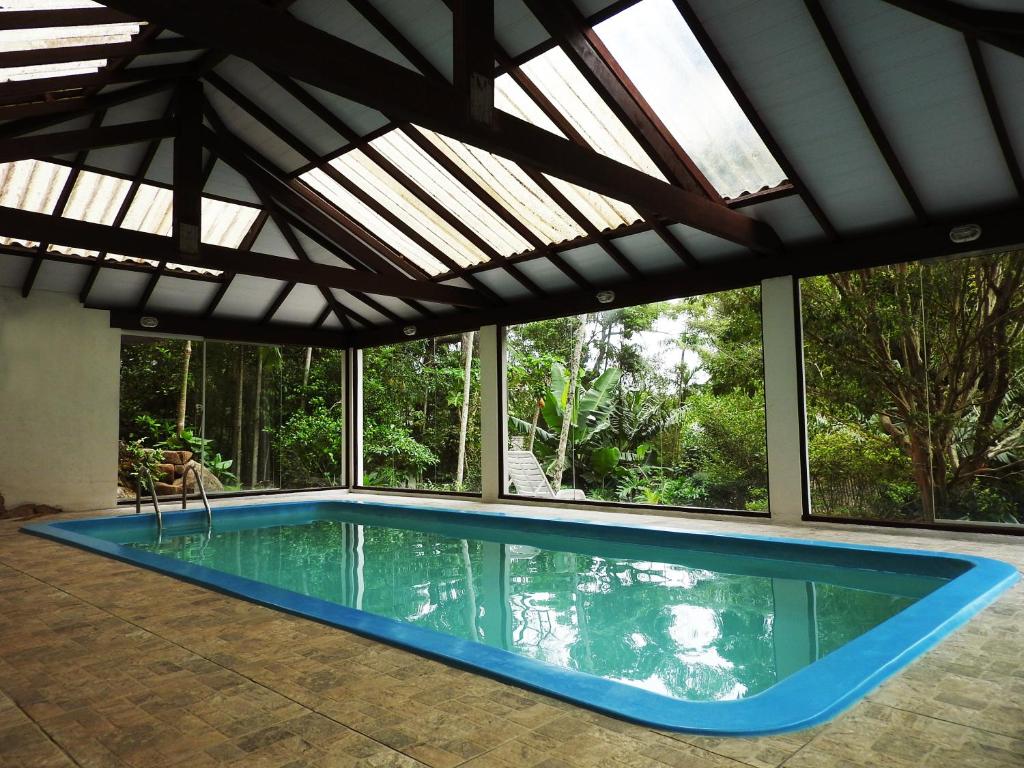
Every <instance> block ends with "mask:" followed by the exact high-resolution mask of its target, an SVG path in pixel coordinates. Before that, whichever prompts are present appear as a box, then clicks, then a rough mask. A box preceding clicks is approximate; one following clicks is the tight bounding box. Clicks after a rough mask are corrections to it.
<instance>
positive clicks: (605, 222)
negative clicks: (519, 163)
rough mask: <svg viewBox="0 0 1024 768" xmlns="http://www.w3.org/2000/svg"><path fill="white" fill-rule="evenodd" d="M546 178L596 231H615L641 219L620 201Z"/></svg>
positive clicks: (635, 211) (629, 206)
mask: <svg viewBox="0 0 1024 768" xmlns="http://www.w3.org/2000/svg"><path fill="white" fill-rule="evenodd" d="M545 176H547V174H545ZM547 178H548V181H550V182H551V183H552V184H554V185H555V187H556V188H557V189H558V191H559V192H561V193H562V194H563V195H565V197H566V199H568V200H569V202H570V203H572V204H573V205H574V206H576V208H577V209H579V211H580V213H582V214H583V215H584V216H586V217H587V219H589V220H590V223H591V224H593V225H594V226H595V227H597V228H598V229H615V228H616V227H621V226H623V225H624V224H632V223H633V222H636V221H640V219H641V218H642V217H641V216H640V214H639V213H637V210H636V208H634V207H633V206H631V205H629V204H627V203H623V202H622V201H620V200H614V199H612V198H610V197H605V196H604V195H599V194H598V193H597V192H594V191H592V190H589V189H586V188H584V187H580V186H577V185H576V184H571V183H570V182H568V181H563V180H562V179H559V178H556V177H554V176H547Z"/></svg>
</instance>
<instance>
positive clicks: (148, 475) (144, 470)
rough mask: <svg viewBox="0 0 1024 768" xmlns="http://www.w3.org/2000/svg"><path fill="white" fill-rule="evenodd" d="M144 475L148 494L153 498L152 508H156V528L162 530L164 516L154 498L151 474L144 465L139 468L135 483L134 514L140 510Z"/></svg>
mask: <svg viewBox="0 0 1024 768" xmlns="http://www.w3.org/2000/svg"><path fill="white" fill-rule="evenodd" d="M143 475H145V477H146V480H147V481H148V483H149V496H150V498H151V499H152V500H153V509H154V510H156V529H157V530H158V531H160V530H163V527H164V516H163V513H162V512H161V511H160V502H159V501H157V498H156V486H155V485H154V484H153V475H152V474H151V473H150V471H149V469H148V468H146V467H140V468H139V478H138V479H139V482H138V483H136V484H135V514H136V515H137V514H139V513H140V512H141V511H142V488H141V487H140V486H141V485H142V482H141V481H142V476H143Z"/></svg>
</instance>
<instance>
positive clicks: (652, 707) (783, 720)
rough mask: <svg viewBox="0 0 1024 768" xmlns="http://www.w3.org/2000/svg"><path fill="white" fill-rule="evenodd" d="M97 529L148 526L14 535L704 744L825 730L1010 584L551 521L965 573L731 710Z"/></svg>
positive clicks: (984, 564)
mask: <svg viewBox="0 0 1024 768" xmlns="http://www.w3.org/2000/svg"><path fill="white" fill-rule="evenodd" d="M313 505H315V506H316V508H318V509H319V508H321V507H335V506H341V507H345V508H357V509H358V508H361V507H369V508H376V509H377V510H381V509H386V510H400V511H402V512H406V513H410V512H411V513H421V514H422V513H430V514H431V515H439V516H442V517H452V518H454V520H455V521H456V522H458V521H460V519H462V520H465V519H466V518H467V517H470V518H480V519H485V520H488V521H491V522H494V521H500V522H501V523H502V524H505V525H508V526H509V527H514V526H515V524H516V522H520V523H527V522H528V523H530V524H531V525H537V524H543V523H544V522H545V521H544V520H542V519H538V518H535V517H527V516H517V515H514V514H509V513H505V512H498V513H491V512H475V511H474V512H467V511H460V510H453V509H441V508H436V507H416V506H412V505H394V504H385V503H378V502H366V501H361V500H360V501H351V500H345V501H331V502H314V503H313ZM309 506H310V505H309V504H303V503H295V502H286V503H281V504H265V505H237V506H233V507H220V508H218V509H217V510H216V511H215V516H219V517H221V518H222V519H223V517H224V515H230V514H232V513H235V514H236V515H237V514H242V513H244V514H251V513H253V512H259V511H260V510H268V509H270V510H274V511H277V512H284V511H286V510H289V509H292V508H295V509H296V510H299V509H302V508H304V507H309ZM165 518H166V519H167V521H168V527H170V524H171V523H173V521H174V520H175V519H181V520H185V519H189V520H191V519H193V518H195V519H199V513H197V512H195V511H190V512H171V513H165ZM102 521H131V524H132V525H133V526H134V525H153V526H155V521H154V520H153V516H152V515H145V516H135V515H123V516H115V517H99V518H86V519H79V520H69V521H58V522H52V523H36V524H30V525H26V526H23V527H22V528H21V531H23V532H25V533H28V534H31V535H35V536H40V537H43V538H47V539H51V540H54V541H58V542H62V543H65V544H69V545H72V546H75V547H78V548H81V549H85V550H88V551H92V552H96V553H99V554H103V555H106V556H108V557H112V558H114V559H117V560H120V561H123V562H127V563H131V564H133V565H138V566H142V567H144V568H148V569H150V570H153V571H157V572H159V573H162V574H165V575H168V576H173V577H175V578H178V579H181V580H184V581H187V582H190V583H193V584H196V585H199V586H204V587H208V588H211V589H214V590H216V591H219V592H222V593H224V594H228V595H231V596H234V597H240V598H242V599H245V600H248V601H250V602H253V603H257V604H259V605H263V606H266V607H270V608H274V609H277V610H281V611H284V612H286V613H290V614H293V615H297V616H301V617H304V618H308V619H312V620H315V621H318V622H321V623H324V624H327V625H330V626H334V627H338V628H341V629H345V630H349V631H352V632H355V633H357V634H360V635H363V636H366V637H370V638H373V639H376V640H380V641H383V642H386V643H389V644H392V645H397V646H399V647H402V648H405V649H407V650H410V651H413V652H416V653H420V654H422V655H426V656H429V657H432V658H435V659H439V660H442V661H445V662H447V663H451V664H454V665H456V666H458V667H461V668H465V669H469V670H472V671H474V672H478V673H483V674H485V675H487V676H490V677H494V678H497V679H499V680H502V681H505V682H511V683H513V684H515V685H519V686H522V687H525V688H529V689H532V690H535V691H538V692H540V693H544V694H547V695H550V696H553V697H556V698H559V699H562V700H565V701H569V702H572V703H574V704H578V705H580V706H584V707H587V708H589V709H595V710H598V711H601V712H603V713H606V714H609V715H612V716H614V717H619V718H623V719H626V720H630V721H633V722H636V723H640V724H643V725H647V726H651V727H655V728H659V729H665V730H673V731H684V732H689V733H696V734H702V735H709V736H711V735H714V736H761V735H769V734H774V733H784V732H788V731H794V730H799V729H803V728H808V727H811V726H814V725H819V724H821V723H824V722H826V721H828V720H831V719H832V718H833V717H835V716H836V715H837V714H839V713H840V712H842V711H843V710H845V709H847V708H849V707H850V706H852V705H853V704H854V703H856V702H857V701H858V700H859V699H861V698H862V697H863V696H865V695H866V694H867V693H868V692H870V691H871V690H873V689H874V688H875V687H877V686H878V685H879V684H881V683H882V682H883V681H884V680H886V679H887V678H889V677H890V676H892V675H893V674H895V673H896V672H897V671H899V670H900V669H902V668H903V667H905V666H906V665H907V664H909V663H910V662H911V661H913V660H914V659H916V658H917V657H919V656H920V655H921V654H923V653H924V652H926V651H927V650H928V649H930V648H932V647H933V646H935V645H936V644H937V643H939V642H940V641H941V640H942V639H943V638H944V637H946V636H947V635H948V634H950V633H951V632H953V631H954V630H955V629H956V628H958V627H960V626H962V625H963V624H964V623H966V622H967V621H968V620H969V619H970V618H971V617H972V616H974V615H975V614H977V613H978V612H979V611H981V610H982V609H983V608H985V607H986V606H988V605H989V604H991V603H992V602H993V601H994V600H995V599H996V598H997V597H998V596H999V595H1000V594H1002V593H1003V592H1004V591H1005V590H1007V589H1009V588H1010V587H1011V586H1012V585H1013V584H1014V583H1015V582H1016V581H1017V580H1018V579H1019V578H1020V574H1019V573H1018V572H1017V570H1016V569H1015V568H1013V567H1012V566H1010V565H1008V564H1007V563H1003V562H1000V561H998V560H992V559H988V558H981V557H973V556H968V555H959V554H948V553H941V552H921V551H916V550H915V551H909V550H900V549H894V548H889V547H875V546H859V545H850V544H838V543H828V542H816V541H806V540H801V539H787V538H777V537H770V536H759V535H752V534H720V533H700V532H692V531H666V530H664V529H638V528H635V527H629V526H621V525H616V524H607V523H594V522H582V521H576V520H571V519H567V518H555V519H551V520H549V521H547V522H550V523H552V524H558V525H560V526H564V525H570V526H572V527H575V528H579V529H580V530H584V529H587V530H590V531H593V530H594V529H597V530H599V531H607V532H608V533H609V534H612V535H614V533H615V532H618V533H622V532H623V531H625V530H627V529H628V530H629V531H630V533H631V534H633V535H634V536H635V535H638V534H641V535H642V534H643V533H644V532H645V531H646V533H647V534H648V535H649V537H650V543H651V544H655V543H657V544H660V545H664V544H665V542H666V538H669V539H671V538H677V539H679V540H680V541H683V540H693V539H694V538H695V537H696V538H699V539H704V540H705V541H706V540H715V539H717V540H728V539H735V540H744V541H748V542H758V543H761V544H764V545H767V546H773V545H774V546H779V547H788V548H792V547H805V548H815V549H819V550H826V551H827V550H833V551H837V550H842V551H844V552H845V553H848V552H849V551H850V550H851V549H852V550H856V551H857V552H863V553H884V554H885V555H887V556H889V555H904V556H907V557H913V558H924V559H925V560H927V559H929V558H932V559H941V560H946V561H959V563H961V564H964V565H965V566H966V570H965V571H964V572H963V573H962V574H960V575H959V576H956V577H955V578H953V579H952V580H950V581H949V582H948V583H946V584H945V585H943V586H942V587H940V588H939V589H937V590H935V591H934V592H932V593H931V594H929V595H927V596H925V597H924V598H922V599H920V600H918V601H917V602H916V603H914V604H913V605H911V606H910V607H909V608H907V609H905V610H903V611H901V612H900V613H898V614H896V615H895V616H893V617H892V618H890V619H889V620H887V621H885V622H883V623H882V624H880V625H878V626H877V627H875V628H874V629H872V630H870V631H868V632H866V633H864V634H863V635H861V636H859V637H857V638H855V639H854V640H852V641H851V642H849V643H847V644H846V645H844V646H842V647H841V648H839V649H837V650H836V651H833V652H832V653H830V654H828V655H827V656H825V657H823V658H822V659H819V660H818V661H816V662H814V663H813V664H810V665H809V666H807V667H805V668H803V669H802V670H800V671H798V672H796V673H795V674H793V675H791V676H789V677H787V678H785V679H783V680H782V681H780V682H779V683H776V684H775V685H773V686H772V687H771V688H768V689H767V690H765V691H763V692H761V693H758V694H756V695H753V696H750V697H747V698H744V699H738V700H731V701H717V702H693V701H683V700H680V699H676V698H672V697H669V696H664V695H661V694H657V693H652V692H650V691H645V690H642V689H640V688H636V687H634V686H630V685H628V684H625V683H619V682H615V681H612V680H606V679H604V678H599V677H595V676H593V675H588V674H585V673H582V672H575V671H573V670H568V669H562V668H559V667H555V666H552V665H549V664H546V663H543V662H539V661H535V660H533V659H529V658H526V657H524V656H519V655H517V654H514V653H511V652H508V651H503V650H500V649H498V648H493V647H490V646H487V645H483V644H480V643H475V642H472V641H468V640H462V639H459V638H455V637H452V636H449V635H445V634H441V633H438V632H434V631H433V630H428V629H423V628H420V627H416V626H413V625H410V624H405V623H403V622H400V621H397V620H394V619H389V618H386V617H382V616H376V615H373V614H370V613H366V612H363V611H360V610H356V609H353V608H347V607H345V606H342V605H339V604H336V603H331V602H329V601H325V600H321V599H318V598H313V597H307V596H305V595H301V594H299V593H296V592H292V591H289V590H285V589H281V588H278V587H273V586H270V585H267V584H262V583H260V582H256V581H253V580H250V579H246V578H242V577H239V576H234V575H232V574H228V573H224V572H221V571H216V570H213V569H209V568H205V567H203V566H197V565H192V564H190V563H186V562H184V561H181V560H177V559H173V558H169V557H165V556H162V555H157V554H153V553H150V552H145V551H142V550H136V549H132V548H129V547H124V546H121V545H119V544H115V543H112V542H108V541H105V540H102V539H98V538H95V537H93V536H89V535H87V534H85V533H81V532H79V531H78V530H76V529H81V528H85V529H88V528H89V527H91V526H93V525H96V524H101V523H102Z"/></svg>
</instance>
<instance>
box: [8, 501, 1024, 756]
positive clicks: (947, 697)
mask: <svg viewBox="0 0 1024 768" xmlns="http://www.w3.org/2000/svg"><path fill="white" fill-rule="evenodd" d="M228 503H232V502H228ZM233 503H239V502H237V501H236V502H233ZM439 503H442V502H439ZM443 504H444V505H448V506H462V504H461V503H457V502H443ZM465 506H473V505H468V504H467V505H465ZM520 511H525V512H527V513H530V514H544V512H543V510H542V509H538V508H522V509H521V510H520ZM558 514H559V515H560V516H565V515H566V513H565V511H564V510H563V511H560V512H559V513H558ZM587 516H588V517H593V518H604V517H605V516H604V515H602V514H599V513H594V514H590V513H588V515H587ZM617 517H618V520H619V521H620V522H621V521H622V520H623V518H622V516H621V515H620V516H617ZM628 521H629V522H631V523H633V524H638V525H640V524H652V525H663V526H668V527H682V528H688V529H700V530H717V531H733V532H747V531H755V532H762V533H764V532H766V528H765V526H764V524H760V523H756V522H740V521H736V522H732V521H729V522H712V521H706V520H692V519H691V520H680V519H675V520H673V519H668V518H656V517H653V516H646V515H645V516H631V517H629V518H628ZM18 525H19V524H18V523H15V522H10V521H8V522H3V523H0V765H2V766H5V767H6V766H124V765H132V766H142V767H145V768H157V767H159V766H182V767H183V768H184V767H186V766H187V768H204V767H205V766H217V765H225V764H231V765H237V766H245V767H246V768H248V767H250V766H252V767H253V768H256V767H259V766H268V767H270V766H289V767H290V768H299V767H300V766H421V765H428V766H438V767H440V768H446V767H448V766H466V768H484V767H485V766H488V767H491V766H493V767H495V768H511V767H512V766H517V767H518V766H523V767H529V766H537V767H540V766H543V767H544V768H573V767H580V768H582V767H583V766H634V767H636V768H639V767H640V766H655V767H656V768H663V766H695V767H700V766H734V767H737V768H742V766H757V767H759V768H766V767H768V766H782V765H785V766H790V767H791V768H853V767H854V766H861V767H866V766H878V767H879V768H883V767H884V768H902V767H903V766H908V767H909V766H936V767H937V766H956V767H957V768H961V767H964V768H969V767H977V766H1003V767H1005V766H1024V587H1022V586H1021V585H1018V586H1016V587H1015V588H1014V589H1012V590H1011V591H1010V592H1008V593H1007V594H1006V595H1004V596H1003V597H1002V598H1001V599H1000V600H999V601H998V602H997V603H996V604H995V605H993V606H992V607H990V608H989V609H987V610H986V611H984V612H983V613H982V614H980V615H979V616H977V617H976V618H975V619H973V620H972V621H971V622H970V623H969V624H968V625H967V626H966V627H964V628H963V629H961V630H960V631H958V632H957V633H955V634H954V635H952V636H951V637H949V638H948V639H947V640H945V641H944V642H943V643H942V644H941V645H940V646H939V647H938V648H936V649H935V650H933V651H931V652H930V653H928V654H927V655H926V656H925V657H923V658H922V659H920V660H919V661H917V662H916V663H915V664H914V665H912V666H911V667H910V668H908V669H907V670H906V671H904V672H903V673H902V674H901V675H899V676H897V677H896V678H894V679H892V680H890V681H889V682H888V683H886V684H885V685H883V686H882V687H881V688H880V689H878V690H877V691H875V692H874V693H873V694H871V695H870V696H868V697H867V698H866V699H865V700H864V701H862V702H861V703H860V704H858V705H857V706H855V707H854V708H853V709H851V710H850V711H849V712H847V713H846V714H844V715H842V716H841V717H839V718H838V719H837V720H835V721H834V722H832V723H830V724H827V725H824V726H820V727H818V728H814V729H812V730H809V731H803V732H800V733H793V734H786V735H783V736H773V737H769V738H759V739H719V738H701V737H694V736H689V735H687V734H677V733H671V734H670V733H661V732H657V731H654V730H651V729H649V728H644V727H640V726H635V725H631V724H628V723H624V722H620V721H617V720H613V719H610V718H608V717H604V716H601V715H597V714H594V713H592V712H589V711H587V710H583V709H579V708H577V707H574V706H571V705H568V704H565V703H562V702H559V701H555V700H553V699H550V698H547V697H545V696H541V695H539V694H535V693H531V692H528V691H524V690H521V689H518V688H516V687H514V686H511V685H506V684H503V683H499V682H496V681H494V680H490V679H488V678H485V677H480V676H477V675H474V674H471V673H468V672H463V671H459V670H456V669H452V668H449V667H447V666H445V665H443V664H440V663H438V662H435V661H430V660H427V659H423V658H420V657H418V656H416V655H414V654H411V653H408V652H405V651H401V650H398V649H395V648H391V647H389V646H386V645H382V644H380V643H376V642H373V641H370V640H366V639H363V638H360V637H357V636H355V635H351V634H348V633H346V632H344V631H341V630H338V629H332V628H328V627H324V626H321V625H318V624H316V623H313V622H310V621H306V620H304V619H299V618H295V617H292V616H287V615H285V614H282V613H278V612H275V611H272V610H269V609H266V608H261V607H259V606H255V605H251V604H249V603H245V602H242V601H240V600H236V599H233V598H229V597H225V596H223V595H220V594H217V593H215V592H210V591H208V590H205V589H202V588H199V587H195V586H191V585H188V584H185V583H183V582H179V581H175V580H173V579H170V578H168V577H165V576H160V575H158V574H155V573H152V572H150V571H145V570H142V569H138V568H135V567H133V566H129V565H125V564H122V563H119V562H116V561H113V560H109V559H106V558H104V557H100V556H98V555H95V554H91V553H87V552H83V551H80V550H77V549H73V548H71V547H66V546H63V545H60V544H56V543H53V542H49V541H44V540H41V539H38V538H34V537H29V536H26V535H24V534H20V533H18V532H17V529H18ZM770 532H772V533H778V534H781V535H794V536H803V537H808V538H821V539H831V540H843V541H853V542H858V543H868V544H882V545H892V546H903V547H911V548H920V549H947V550H954V551H960V552H968V553H971V554H979V555H985V556H990V557H997V558H1000V559H1003V560H1006V561H1009V562H1013V563H1014V564H1015V565H1017V566H1018V567H1022V566H1024V541H1022V540H1021V539H1014V538H1011V537H987V538H986V537H982V536H973V537H972V536H966V535H964V536H959V537H955V538H954V537H953V536H952V535H951V534H942V535H939V536H933V535H930V534H925V533H922V534H920V535H906V534H899V535H894V534H891V533H888V532H884V531H878V530H871V529H855V528H847V527H827V528H821V527H817V528H811V527H801V528H799V529H796V528H786V527H781V526H772V527H771V529H770Z"/></svg>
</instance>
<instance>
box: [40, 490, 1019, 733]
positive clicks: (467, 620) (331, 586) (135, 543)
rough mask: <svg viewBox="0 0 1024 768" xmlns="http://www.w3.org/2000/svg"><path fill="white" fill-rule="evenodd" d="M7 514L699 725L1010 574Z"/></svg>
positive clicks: (548, 686)
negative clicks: (62, 519) (41, 519)
mask: <svg viewBox="0 0 1024 768" xmlns="http://www.w3.org/2000/svg"><path fill="white" fill-rule="evenodd" d="M23 530H25V531H26V532H29V533H33V534H36V535H41V536H46V537H49V538H53V539H56V540H59V541H63V542H66V543H69V544H73V545H76V546H80V547H84V548H86V549H90V550H93V551H96V552H100V553H103V554H106V555H110V556H113V557H116V558H118V559H121V560H126V561H129V562H133V563H137V564H139V565H142V566H145V567H148V568H152V569H154V570H158V571H161V572H163V573H167V574H170V575H174V576H177V577H179V578H183V579H186V580H189V581H192V582H195V583H199V584H203V585H206V586H209V587H212V588H214V589H218V590H221V591H224V592H227V593H230V594H234V595H238V596H240V597H243V598H246V599H249V600H253V601H255V602H259V603H262V604H265V605H269V606H273V607H275V608H279V609H282V610H285V611H288V612H291V613H295V614H299V615H302V616H306V617H309V618H312V619H316V620H318V621H322V622H326V623H329V624H332V625H336V626H339V627H343V628H346V629H350V630H353V631H355V632H359V633H361V634H365V635H368V636H371V637H375V638H378V639H381V640H384V641H386V642H390V643H394V644H397V645H400V646H403V647H406V648H410V649H413V650H416V651H418V652H421V653H425V654H428V655H431V656H435V657H439V658H442V659H445V660H447V661H450V662H454V663H456V664H459V665H461V666H464V667H468V668H472V669H475V670H479V671H482V672H484V673H487V674H490V675H493V676H496V677H499V678H502V679H506V680H510V681H513V682H516V683H518V684H521V685H524V686H527V687H530V688H534V689H537V690H541V691H544V692H547V693H550V694H553V695H555V696H558V697H561V698H563V699H567V700H570V701H574V702H576V703H579V704H582V705H584V706H588V707H591V708H595V709H598V710H601V711H604V712H608V713H610V714H613V715H617V716H621V717H625V718H628V719H631V720H635V721H638V722H642V723H646V724H649V725H654V726H657V727H661V728H668V729H676V730H686V731H691V732H699V733H708V734H735V735H741V734H742V735H752V734H765V733H774V732H781V731H786V730H793V729H797V728H802V727H806V726H809V725H813V724H815V723H819V722H822V721H824V720H826V719H828V718H830V717H832V716H833V715H835V714H836V713H837V712H839V711H840V710H842V709H843V708H845V707H847V706H849V705H850V704H852V703H853V702H854V701H856V700H857V699H858V698H859V697H860V696H862V695H864V694H865V693H866V692H867V691H868V690H870V689H871V688H872V687H874V686H875V685H877V684H878V683H879V682H881V681H882V680H884V679H885V678H886V677H888V676H889V675H891V674H892V673H893V672H895V671H896V670H897V669H899V668H900V667H902V666H903V665H905V664H906V663H908V662H909V661H911V660H912V659H913V658H915V657H916V656H917V655H919V654H920V653H922V652H924V651H925V650H926V649H927V648H929V647H931V646H932V645H934V644H935V643H936V642H938V641H939V640H940V639H941V638H942V637H943V636H944V635H945V634H947V633H948V632H950V631H951V630H952V629H954V628H955V627H956V626H959V625H960V624H962V623H963V622H965V621H966V620H967V619H968V618H969V617H970V616H971V615H973V614H974V613H976V612H977V611H978V610H980V609H981V608H982V607H984V606H985V605H987V604H988V603H989V602H991V601H992V600H994V599H995V598H996V596H997V595H998V594H999V593H1000V592H1002V591H1003V590H1004V589H1006V588H1008V587H1009V586H1010V585H1011V584H1012V583H1013V582H1014V581H1015V580H1016V579H1017V573H1016V571H1015V569H1013V568H1012V567H1010V566H1009V565H1006V564H1005V563H1000V562H997V561H994V560H986V559H982V558H973V557H966V556H961V555H945V554H929V553H920V552H908V551H902V550H893V549H882V548H867V547H853V546H846V545H833V544H816V543H809V542H802V541H793V540H782V539H774V538H766V537H754V536H724V535H711V534H696V533H686V532H675V531H672V532H668V531H657V530H649V529H635V528H630V527H628V526H627V525H606V524H591V523H580V522H573V521H570V520H542V519H537V518H532V517H516V516H513V515H506V514H496V513H470V512H459V511H454V510H438V509H432V508H421V507H407V506H392V505H384V504H380V503H374V502H362V501H344V502H318V503H304V504H295V503H291V504H271V505H257V506H242V507H233V508H221V509H217V510H216V511H215V513H214V525H213V529H212V530H207V529H206V527H205V519H204V515H203V513H201V512H196V511H188V512H176V513H170V514H166V515H165V524H164V530H163V532H162V534H158V532H157V529H156V523H155V520H154V518H153V516H152V515H128V516H123V517H113V518H97V519H91V520H74V521H66V522H57V523H50V524H41V525H29V526H26V527H25V528H23ZM339 663H341V664H343V663H344V662H339Z"/></svg>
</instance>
